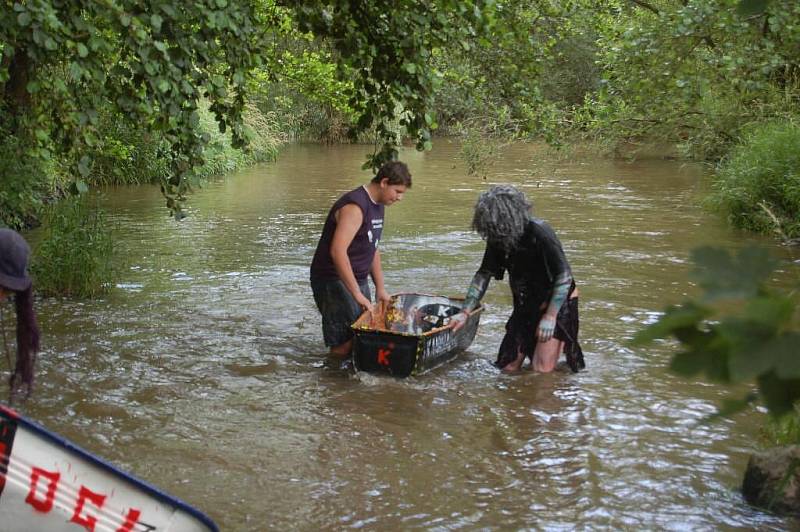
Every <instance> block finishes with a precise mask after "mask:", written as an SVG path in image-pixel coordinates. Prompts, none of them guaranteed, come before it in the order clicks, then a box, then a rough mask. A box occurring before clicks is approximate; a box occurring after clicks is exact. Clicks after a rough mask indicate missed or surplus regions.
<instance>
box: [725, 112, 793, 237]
mask: <svg viewBox="0 0 800 532" xmlns="http://www.w3.org/2000/svg"><path fill="white" fill-rule="evenodd" d="M714 187H715V193H714V194H713V196H712V202H713V203H714V204H715V205H716V206H717V207H719V208H720V209H722V211H723V212H725V213H726V214H727V216H728V218H729V219H730V221H731V222H732V223H733V224H734V225H736V226H738V227H742V228H745V229H750V230H754V231H759V232H763V233H774V232H777V233H778V234H779V235H781V236H782V237H784V238H796V237H800V126H798V125H797V124H796V123H794V122H789V121H783V122H773V123H769V124H765V125H761V126H759V127H757V128H755V129H754V130H753V131H752V132H750V133H749V134H748V135H747V136H746V137H745V138H744V140H743V142H741V143H740V144H739V145H738V146H736V147H735V148H734V149H733V150H732V151H731V153H730V154H729V156H728V157H726V158H725V159H724V160H723V161H722V162H721V164H720V167H719V170H718V173H717V178H716V181H715V183H714Z"/></svg>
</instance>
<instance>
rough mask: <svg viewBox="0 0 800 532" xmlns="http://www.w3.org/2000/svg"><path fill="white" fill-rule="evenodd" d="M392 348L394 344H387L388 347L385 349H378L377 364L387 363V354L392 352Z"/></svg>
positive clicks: (384, 364) (385, 364)
mask: <svg viewBox="0 0 800 532" xmlns="http://www.w3.org/2000/svg"><path fill="white" fill-rule="evenodd" d="M392 349H394V344H389V347H387V348H385V349H383V348H382V349H378V364H380V365H381V366H388V365H389V355H391V354H392Z"/></svg>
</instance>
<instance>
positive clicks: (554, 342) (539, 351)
mask: <svg viewBox="0 0 800 532" xmlns="http://www.w3.org/2000/svg"><path fill="white" fill-rule="evenodd" d="M575 297H578V289H577V288H576V289H575V290H574V291H573V293H572V295H571V296H570V299H573V298H575ZM563 350H564V341H563V340H558V339H557V338H555V337H553V338H551V339H549V340H548V341H546V342H537V343H536V349H534V351H533V360H532V363H531V369H533V370H534V371H538V372H540V373H550V372H551V371H553V370H554V369H555V367H556V364H558V359H559V357H560V356H561V351H563ZM523 362H525V353H523V352H522V351H518V352H517V358H516V359H514V361H512V362H509V363H508V364H506V365H505V367H503V372H504V373H516V372H518V371H519V370H521V369H522V363H523Z"/></svg>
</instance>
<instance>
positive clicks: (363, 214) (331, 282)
mask: <svg viewBox="0 0 800 532" xmlns="http://www.w3.org/2000/svg"><path fill="white" fill-rule="evenodd" d="M409 188H411V174H410V173H409V171H408V167H407V166H406V165H405V164H404V163H401V162H399V161H394V162H390V163H386V164H385V165H383V166H382V167H381V169H380V170H378V173H377V175H376V176H375V177H374V178H373V179H372V181H370V182H369V183H368V184H366V185H363V186H361V187H358V188H357V189H355V190H351V191H350V192H348V193H347V194H345V195H343V196H342V197H340V198H339V199H338V200H336V203H334V204H333V207H331V210H330V212H329V213H328V217H327V219H326V220H325V225H324V227H323V229H322V235H321V236H320V239H319V243H318V244H317V249H316V251H315V252H314V259H313V260H312V262H311V290H312V292H313V293H314V302H315V303H316V304H317V308H318V309H319V312H320V314H321V315H322V336H323V338H324V340H325V345H326V346H328V347H330V350H331V351H330V352H331V355H333V356H336V357H339V358H347V357H348V356H349V355H350V351H351V348H352V345H353V332H352V330H351V329H350V325H351V324H352V323H353V322H354V321H356V319H358V316H359V315H360V314H361V313H362V312H363V311H365V310H370V311H371V310H372V301H371V295H370V290H369V283H368V280H367V279H368V277H370V276H371V277H372V282H373V283H374V284H375V297H376V299H377V301H388V300H389V294H388V293H387V292H386V288H385V287H384V286H383V269H382V268H381V254H380V251H379V250H378V243H379V242H380V239H381V235H382V233H383V210H384V207H385V206H386V205H392V204H394V203H395V202H397V201H400V200H401V199H403V194H405V192H406V190H408V189H409Z"/></svg>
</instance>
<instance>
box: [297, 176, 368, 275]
mask: <svg viewBox="0 0 800 532" xmlns="http://www.w3.org/2000/svg"><path fill="white" fill-rule="evenodd" d="M348 203H355V204H356V205H358V206H359V208H360V209H361V212H362V214H363V215H364V220H363V221H362V222H361V227H359V228H358V232H357V233H356V236H355V237H354V238H353V242H351V243H350V247H349V248H347V256H348V257H349V258H350V265H351V266H352V268H353V274H354V275H355V278H356V279H357V280H359V281H361V280H363V279H366V278H367V275H369V270H370V268H371V267H372V259H373V258H374V257H375V250H376V249H378V242H379V241H380V239H381V233H383V209H384V206H383V205H381V204H379V203H375V202H374V201H372V199H371V198H370V197H369V194H368V193H367V189H365V188H364V187H363V186H361V187H358V188H357V189H355V190H351V191H350V192H348V193H347V194H345V195H344V196H342V197H341V198H339V199H338V200H336V203H334V204H333V207H331V210H330V212H329V213H328V218H327V219H326V220H325V226H324V227H323V229H322V236H321V237H320V238H319V243H318V244H317V250H316V251H315V252H314V260H312V261H311V279H312V280H322V281H327V280H330V281H332V280H335V279H338V278H339V275H338V274H337V273H336V267H335V266H334V265H333V259H332V258H331V242H333V233H334V232H336V218H335V214H336V212H337V211H338V210H339V209H341V208H342V207H344V206H345V205H347V204H348Z"/></svg>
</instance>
